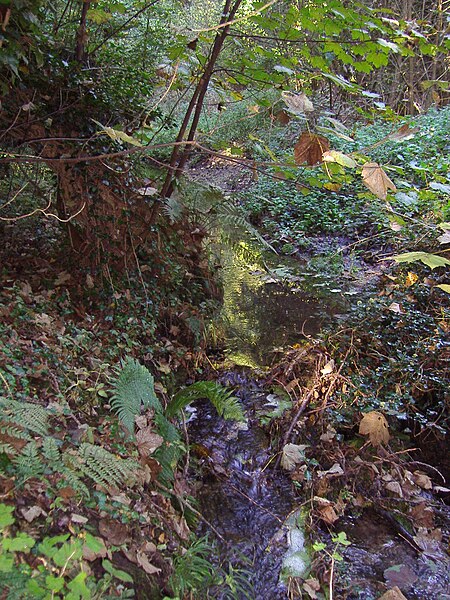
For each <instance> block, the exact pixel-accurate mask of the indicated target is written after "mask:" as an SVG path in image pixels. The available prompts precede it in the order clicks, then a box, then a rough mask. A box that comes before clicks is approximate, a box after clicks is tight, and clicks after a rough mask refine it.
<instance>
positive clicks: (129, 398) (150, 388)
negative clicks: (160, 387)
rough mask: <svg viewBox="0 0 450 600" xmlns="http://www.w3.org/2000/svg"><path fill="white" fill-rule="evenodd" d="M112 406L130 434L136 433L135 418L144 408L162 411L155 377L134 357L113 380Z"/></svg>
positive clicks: (125, 360) (124, 364)
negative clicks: (155, 385) (156, 391)
mask: <svg viewBox="0 0 450 600" xmlns="http://www.w3.org/2000/svg"><path fill="white" fill-rule="evenodd" d="M113 392H114V393H113V396H112V400H111V408H112V410H113V411H114V412H115V413H116V414H117V416H118V417H119V419H120V421H121V422H122V423H123V425H124V426H125V427H126V428H127V430H128V431H129V432H130V434H131V435H132V436H133V435H134V420H135V418H136V417H137V416H138V415H139V414H140V412H141V406H143V407H144V408H154V409H155V412H157V413H158V412H162V406H161V403H160V401H159V400H158V398H157V396H156V394H155V387H154V379H153V376H152V374H151V373H150V371H149V370H148V369H147V368H146V367H144V366H143V365H141V364H139V362H138V361H137V360H135V359H134V358H130V357H127V358H125V359H124V360H123V362H122V367H121V368H120V369H119V370H118V371H117V377H116V379H115V381H114V382H113Z"/></svg>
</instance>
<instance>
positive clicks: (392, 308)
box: [388, 302, 403, 315]
mask: <svg viewBox="0 0 450 600" xmlns="http://www.w3.org/2000/svg"><path fill="white" fill-rule="evenodd" d="M388 310H390V311H391V312H395V313H397V314H399V315H401V314H402V313H403V309H402V307H401V306H400V304H399V303H398V302H393V303H392V304H391V305H390V306H388Z"/></svg>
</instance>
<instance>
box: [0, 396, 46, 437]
mask: <svg viewBox="0 0 450 600" xmlns="http://www.w3.org/2000/svg"><path fill="white" fill-rule="evenodd" d="M0 418H1V419H2V421H4V422H5V421H6V422H9V423H14V424H16V425H17V426H18V427H19V428H21V429H28V431H32V432H33V433H37V434H38V435H42V436H45V435H47V434H48V412H47V410H46V409H45V408H44V407H43V406H40V405H39V404H31V403H30V402H17V401H16V400H12V399H11V398H0Z"/></svg>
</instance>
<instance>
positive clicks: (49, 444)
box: [42, 437, 61, 471]
mask: <svg viewBox="0 0 450 600" xmlns="http://www.w3.org/2000/svg"><path fill="white" fill-rule="evenodd" d="M42 453H43V455H44V458H45V459H46V461H47V462H48V463H49V464H50V466H51V468H52V470H54V471H57V470H58V468H59V465H60V461H61V451H60V449H59V446H58V442H57V441H56V440H55V438H53V437H46V438H44V440H43V441H42Z"/></svg>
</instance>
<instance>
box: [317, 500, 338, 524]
mask: <svg viewBox="0 0 450 600" xmlns="http://www.w3.org/2000/svg"><path fill="white" fill-rule="evenodd" d="M318 513H319V517H320V518H321V519H322V521H323V522H324V523H326V524H327V525H333V523H335V522H336V521H337V520H338V519H339V517H338V516H337V514H336V511H335V510H334V508H333V506H332V505H331V504H329V505H328V506H321V507H319V508H318Z"/></svg>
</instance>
